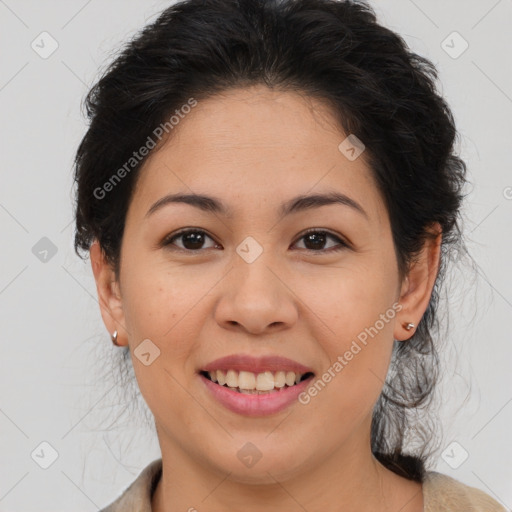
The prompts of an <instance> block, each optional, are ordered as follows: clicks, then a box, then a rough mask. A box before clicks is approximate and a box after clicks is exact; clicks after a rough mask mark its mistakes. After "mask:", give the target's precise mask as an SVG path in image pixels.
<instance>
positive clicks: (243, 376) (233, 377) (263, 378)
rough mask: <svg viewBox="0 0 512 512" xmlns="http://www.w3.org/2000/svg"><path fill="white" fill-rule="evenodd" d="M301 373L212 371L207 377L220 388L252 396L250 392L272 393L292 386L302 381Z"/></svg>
mask: <svg viewBox="0 0 512 512" xmlns="http://www.w3.org/2000/svg"><path fill="white" fill-rule="evenodd" d="M303 375H304V374H303V373H295V372H284V371H278V372H275V373H273V372H264V373H258V374H255V373H252V372H246V371H241V372H238V371H236V370H228V371H223V370H214V371H212V372H208V376H209V377H210V379H211V380H212V381H213V382H218V383H219V385H221V386H224V385H226V386H228V387H230V388H238V389H239V390H240V391H241V392H245V394H253V393H251V392H252V391H254V392H257V391H272V390H273V389H274V388H276V389H281V388H284V386H285V385H286V386H293V385H295V384H298V383H299V382H300V380H301V379H302V376H303Z"/></svg>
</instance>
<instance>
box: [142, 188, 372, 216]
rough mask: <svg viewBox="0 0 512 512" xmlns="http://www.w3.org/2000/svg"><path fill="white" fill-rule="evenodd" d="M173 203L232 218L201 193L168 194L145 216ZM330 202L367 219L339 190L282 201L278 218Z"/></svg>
mask: <svg viewBox="0 0 512 512" xmlns="http://www.w3.org/2000/svg"><path fill="white" fill-rule="evenodd" d="M174 203H185V204H189V205H191V206H194V207H196V208H199V209H201V210H203V211H205V212H209V213H218V214H220V215H224V216H225V217H228V218H232V217H233V213H232V211H231V209H230V208H228V207H227V206H226V205H225V204H224V203H223V202H222V201H221V200H220V199H216V198H214V197H210V196H207V195H203V194H179V193H178V194H168V195H166V196H164V197H162V198H160V199H159V200H158V201H156V202H155V203H154V204H153V205H152V206H151V208H150V209H149V210H148V211H147V213H146V215H145V217H146V218H147V217H149V216H150V215H152V214H153V213H155V212H156V211H157V210H160V209H161V208H163V207H164V206H166V205H168V204H174ZM330 204H341V205H344V206H348V207H350V208H352V209H353V210H355V211H357V212H358V213H360V214H361V215H363V216H364V217H365V218H366V219H367V220H369V219H368V214H367V213H366V211H365V210H364V209H363V207H362V206H361V205H360V204H359V203H358V202H356V201H354V199H352V198H350V197H348V196H347V195H345V194H342V193H341V192H329V193H325V194H312V195H300V196H297V197H294V198H293V199H290V200H288V201H286V202H285V203H283V204H282V205H281V207H280V209H279V216H280V218H283V217H285V216H286V215H290V214H292V213H297V212H300V211H304V210H309V209H312V208H318V207H320V206H325V205H330Z"/></svg>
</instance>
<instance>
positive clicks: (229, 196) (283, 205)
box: [91, 86, 435, 482]
mask: <svg viewBox="0 0 512 512" xmlns="http://www.w3.org/2000/svg"><path fill="white" fill-rule="evenodd" d="M346 137H347V134H343V133H342V132H340V131H339V129H338V128H337V127H336V125H335V122H334V120H333V119H332V118H331V117H330V115H329V111H328V110H327V108H326V107H325V106H323V104H321V103H319V102H317V101H316V100H313V99H311V98H309V99H305V98H304V97H302V96H300V95H298V94H296V93H292V92H286V93H283V92H281V93H278V92H272V91H270V90H269V89H267V88H266V87H263V86H257V87H252V88H250V89H237V90H232V91H230V92H227V93H225V94H223V95H221V96H216V97H214V98H211V99H209V100H205V101H200V102H198V104H197V105H196V106H195V107H193V108H192V109H191V112H190V113H189V114H187V115H184V116H183V118H182V119H180V121H179V124H178V125H177V126H175V127H174V128H173V131H172V138H170V139H169V140H168V141H167V142H166V143H165V145H163V146H162V147H161V149H160V150H159V151H157V152H155V153H154V154H153V155H151V157H150V159H149V160H147V161H146V164H145V166H144V168H143V170H142V174H141V176H140V181H139V182H138V185H137V188H136V190H135V194H134V196H133V199H132V202H131V204H130V207H129V211H128V214H127V218H126V226H125V230H124V234H123V242H122V249H121V267H120V268H121V270H120V280H119V283H118V284H119V288H118V289H117V292H115V293H113V295H112V296H108V297H107V301H106V302H107V304H108V305H107V308H108V310H109V312H108V313H106V312H105V311H106V310H105V309H104V310H103V311H102V312H103V317H104V319H105V323H106V324H107V327H109V330H110V331H111V332H112V331H113V330H114V329H117V330H118V331H119V341H120V343H121V344H126V343H128V344H129V346H130V350H131V351H132V360H133V365H134V368H135V373H136V377H137V381H138V384H139V387H140V390H141V393H142V395H143V397H144V399H145V400H146V402H147V403H148V405H149V407H150V409H151V411H152V412H153V414H154V416H155V420H156V425H157V430H158V435H159V441H160V445H161V448H162V453H163V456H164V457H165V453H169V454H171V453H172V454H173V455H172V456H173V457H174V458H175V460H187V461H189V462H192V463H193V464H196V465H197V467H198V468H199V467H200V468H202V469H203V470H205V469H207V470H212V471H215V472H216V473H217V474H218V472H219V471H220V472H221V473H222V474H227V473H231V478H232V479H238V480H239V481H251V482H257V481H259V482H266V481H271V478H270V477H269V473H270V474H271V475H273V477H276V478H278V477H280V478H281V479H285V478H288V477H291V476H292V475H294V474H299V473H300V472H302V471H310V470H311V469H312V468H313V467H315V466H316V465H321V464H323V463H325V461H326V460H327V459H329V458H330V457H331V456H332V455H333V454H335V453H337V454H343V457H344V460H345V461H346V462H347V463H348V462H350V460H351V457H352V458H353V460H356V458H357V457H358V454H360V453H361V450H369V435H370V422H371V415H372V409H373V406H374V404H375V402H376V401H377V399H378V396H379V394H380V392H381V389H382V387H383V383H384V380H385V377H386V373H387V370H388V365H389V362H390V357H391V351H392V346H393V339H394V338H395V339H398V340H405V339H407V338H409V337H410V336H411V334H412V332H413V331H411V332H408V331H405V330H404V328H403V327H402V325H401V324H402V323H403V322H407V321H412V322H414V323H415V324H417V323H418V321H419V319H420V318H421V315H422V314H423V312H424V310H425V309H426V306H427V305H428V299H429V296H430V291H431V286H432V284H433V283H432V279H430V278H429V279H426V278H425V276H426V274H421V275H420V274H418V275H419V278H418V281H417V284H416V285H415V286H414V290H412V291H411V290H410V289H409V282H410V278H411V276H409V279H406V280H404V282H401V281H400V279H399V275H398V269H397V261H396V255H395V251H394V246H393V241H392V234H391V227H390V223H389V219H388V215H387V212H386V209H385V206H384V203H383V200H382V197H381V196H380V194H379V191H378V190H377V188H376V185H375V183H374V181H373V179H372V176H371V173H370V170H369V168H368V166H367V164H366V162H365V153H364V152H363V153H362V154H361V155H360V156H359V157H357V154H358V152H359V149H360V148H358V147H354V148H353V149H354V150H353V151H352V150H351V146H350V145H347V141H345V143H344V144H343V145H342V146H341V147H339V146H340V143H342V142H343V141H344V140H345V139H346ZM169 194H186V195H191V194H198V195H202V196H208V197H210V198H212V200H214V201H215V205H217V204H221V205H222V206H223V208H224V210H225V211H224V210H221V209H220V208H217V207H216V206H215V207H214V206H213V203H212V202H210V203H208V202H204V203H203V207H199V206H198V203H195V204H191V203H186V202H179V201H176V202H166V203H165V204H160V207H156V208H152V206H153V205H155V203H157V202H158V201H160V200H161V199H162V198H164V197H165V196H167V195H169ZM326 194H338V195H339V197H341V196H342V195H343V196H346V198H347V199H346V200H345V201H337V202H327V201H324V202H323V204H322V202H318V201H313V200H312V201H310V202H308V201H307V200H305V201H302V202H299V203H298V204H297V205H296V206H295V207H291V205H293V204H294V201H295V199H296V198H297V197H299V196H312V195H326ZM343 203H344V204H343ZM350 203H353V204H350ZM356 204H357V205H358V206H354V205H356ZM184 229H186V230H190V231H192V233H191V234H190V233H189V234H188V235H187V234H185V235H182V236H176V237H175V238H174V240H172V241H171V238H172V237H173V236H175V235H177V234H178V231H180V230H184ZM312 229H314V230H316V231H318V232H319V233H317V234H316V235H311V234H309V235H306V236H305V233H306V231H308V230H312ZM165 240H167V243H164V242H165ZM91 254H93V253H92V251H91ZM96 256H97V253H95V255H94V262H93V266H94V268H95V275H96V276H97V277H98V275H99V274H98V270H97V269H99V268H100V267H99V266H98V265H99V263H98V262H99V260H98V259H97V258H96ZM434 274H435V272H434ZM116 284H117V283H116ZM408 291H409V293H406V292H408ZM116 294H117V295H116ZM399 301H400V302H401V305H398V302H399ZM400 308H403V309H402V311H401V312H400ZM148 340H149V341H148ZM141 343H142V345H141ZM134 351H135V352H134ZM226 356H246V357H248V358H249V359H248V360H244V359H243V358H239V359H236V360H235V359H234V360H232V361H231V362H228V363H219V364H216V363H214V362H215V361H216V360H218V359H219V358H224V357H226ZM274 356H279V357H283V358H287V359H289V360H291V361H292V362H294V363H295V364H297V365H302V366H303V367H305V368H303V370H305V369H309V370H310V371H311V372H313V373H314V376H313V377H312V378H310V379H309V380H308V381H307V382H303V383H301V384H299V386H300V387H299V388H295V387H294V386H291V387H290V388H289V389H288V387H287V386H285V388H284V389H283V390H281V391H274V392H273V393H271V394H270V393H267V394H266V395H265V396H262V395H257V394H246V393H239V392H237V391H230V390H227V389H226V388H223V389H221V388H220V386H219V384H218V383H217V384H214V383H212V382H211V381H208V380H207V379H206V378H205V377H204V376H202V375H201V374H200V372H201V371H202V370H204V369H205V368H206V367H209V365H211V364H212V363H213V366H214V368H215V367H216V368H222V369H224V370H227V369H229V368H231V369H232V370H236V372H235V373H234V374H233V373H231V378H233V375H234V376H235V378H236V377H237V376H238V375H239V371H243V372H244V373H243V374H242V376H241V381H240V382H243V385H244V386H246V385H247V387H250V386H251V384H252V383H253V380H254V379H253V378H252V373H254V372H250V369H251V368H252V369H255V370H262V371H256V373H264V372H263V370H265V368H267V370H273V371H272V375H273V376H274V377H275V380H277V382H276V384H277V385H278V386H280V385H282V382H280V379H282V376H278V375H277V374H276V372H277V371H280V368H282V369H283V371H291V368H293V364H292V363H290V365H288V366H287V365H286V364H285V363H284V362H282V361H281V362H279V361H274V362H273V364H272V361H270V362H269V361H268V360H267V361H266V362H267V363H269V364H268V365H265V364H263V365H262V366H259V367H257V366H255V361H253V360H251V359H250V358H251V357H252V358H256V359H258V358H262V357H274ZM244 362H245V363H246V364H245V366H244V364H242V363H244ZM263 363H265V361H263ZM296 369H297V368H296ZM245 372H248V373H249V374H246V373H245ZM299 373H303V372H299ZM329 376H330V378H329ZM258 379H260V384H261V383H263V382H264V381H265V377H257V376H256V380H258ZM318 381H322V382H320V383H318ZM233 382H236V381H233ZM233 382H232V384H233ZM279 382H280V383H279ZM315 383H316V393H315V391H314V390H313V388H315ZM279 389H280V388H279ZM297 389H298V390H300V395H299V394H298V391H296V390H297ZM219 392H220V393H219ZM277 393H283V395H282V397H276V394H277ZM235 394H236V395H235ZM219 396H221V397H223V398H219ZM283 397H284V398H283ZM286 397H289V398H286ZM256 402H258V403H260V404H262V405H260V406H258V405H257V403H256ZM263 402H265V403H264V404H263ZM169 457H171V455H169Z"/></svg>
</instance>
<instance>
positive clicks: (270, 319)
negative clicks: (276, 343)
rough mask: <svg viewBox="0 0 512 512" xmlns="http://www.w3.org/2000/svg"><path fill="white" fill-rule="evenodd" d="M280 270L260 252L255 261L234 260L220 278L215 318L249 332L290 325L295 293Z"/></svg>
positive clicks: (294, 311) (294, 317)
mask: <svg viewBox="0 0 512 512" xmlns="http://www.w3.org/2000/svg"><path fill="white" fill-rule="evenodd" d="M280 274H283V272H280V271H279V270H278V269H277V268H276V266H275V265H273V264H272V263H271V261H270V259H269V258H266V257H264V255H263V254H262V255H261V256H260V257H259V258H258V259H257V260H256V261H253V262H252V263H247V262H245V261H243V260H242V259H239V260H238V261H235V264H234V268H232V270H231V271H230V272H229V273H228V275H227V276H226V277H225V279H224V280H223V286H222V288H221V297H220V299H219V301H218V302H217V305H216V309H215V318H216V321H217V323H218V324H219V325H221V326H222V327H223V328H225V329H230V330H238V331H239V330H240V329H243V330H245V331H246V332H248V333H251V334H260V335H261V334H264V333H265V332H267V331H268V332H272V333H275V332H276V331H280V330H285V329H289V328H290V327H291V326H292V325H293V324H294V323H295V322H296V321H297V318H298V308H297V303H296V300H295V296H294V294H293V292H292V291H291V288H290V287H289V284H288V283H287V282H286V277H284V276H283V275H280Z"/></svg>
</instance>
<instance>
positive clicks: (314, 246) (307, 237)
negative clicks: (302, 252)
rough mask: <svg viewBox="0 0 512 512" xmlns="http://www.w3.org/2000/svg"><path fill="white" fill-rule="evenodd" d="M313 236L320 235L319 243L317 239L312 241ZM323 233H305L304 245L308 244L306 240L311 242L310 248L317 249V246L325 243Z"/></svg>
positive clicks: (320, 246) (319, 246)
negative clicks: (315, 241)
mask: <svg viewBox="0 0 512 512" xmlns="http://www.w3.org/2000/svg"><path fill="white" fill-rule="evenodd" d="M315 237H320V239H321V240H320V243H318V240H317V243H314V238H315ZM325 238H326V237H325V233H310V234H309V235H306V239H305V240H306V241H305V245H306V247H307V245H308V242H313V247H312V249H315V248H316V249H318V248H322V247H323V245H324V244H325ZM309 248H310V247H308V249H309Z"/></svg>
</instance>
